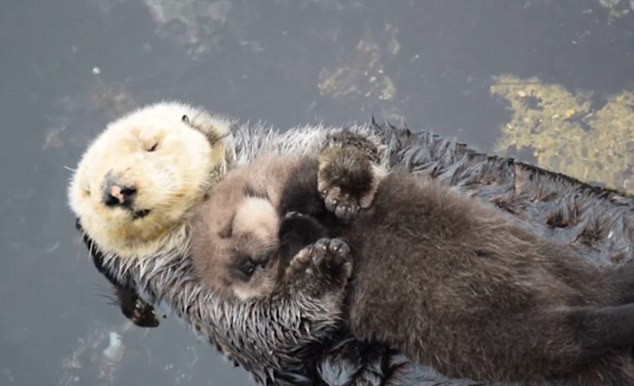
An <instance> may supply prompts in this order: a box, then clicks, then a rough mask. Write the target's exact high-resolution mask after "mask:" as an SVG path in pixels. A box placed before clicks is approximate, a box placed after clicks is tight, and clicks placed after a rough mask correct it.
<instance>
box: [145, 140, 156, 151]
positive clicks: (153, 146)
mask: <svg viewBox="0 0 634 386" xmlns="http://www.w3.org/2000/svg"><path fill="white" fill-rule="evenodd" d="M157 147H158V142H156V143H155V144H154V145H152V146H151V147H150V148H148V149H147V151H149V152H153V151H154V150H156V148H157Z"/></svg>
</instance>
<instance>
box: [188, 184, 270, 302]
mask: <svg viewBox="0 0 634 386" xmlns="http://www.w3.org/2000/svg"><path fill="white" fill-rule="evenodd" d="M223 183H224V181H223ZM199 214H200V215H198V216H196V218H195V219H194V222H193V232H192V240H191V253H192V256H193V257H194V262H195V264H196V269H197V271H198V273H199V275H200V277H201V279H202V280H203V282H205V283H206V284H207V285H208V286H209V287H211V288H212V289H213V290H214V291H216V292H218V293H220V294H221V295H224V296H226V297H237V298H239V299H242V300H244V299H248V298H251V297H256V296H264V295H266V294H268V293H270V292H271V291H272V290H273V287H274V286H275V282H276V277H277V272H278V263H279V257H278V256H277V254H278V246H279V241H278V234H277V233H278V228H279V224H280V220H279V216H278V214H277V210H276V208H275V207H274V206H273V204H272V203H271V202H270V201H269V199H268V198H266V197H252V196H248V195H242V194H238V196H235V195H234V196H231V195H229V196H227V195H220V194H216V193H215V192H214V194H213V195H212V197H211V199H210V200H209V201H208V202H206V203H205V204H204V205H203V206H202V207H201V208H200V210H199Z"/></svg>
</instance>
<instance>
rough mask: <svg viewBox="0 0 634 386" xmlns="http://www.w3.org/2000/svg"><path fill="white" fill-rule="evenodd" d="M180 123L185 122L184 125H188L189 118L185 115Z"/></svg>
mask: <svg viewBox="0 0 634 386" xmlns="http://www.w3.org/2000/svg"><path fill="white" fill-rule="evenodd" d="M181 121H183V122H185V123H187V124H188V125H189V117H188V116H187V115H183V116H182V117H181Z"/></svg>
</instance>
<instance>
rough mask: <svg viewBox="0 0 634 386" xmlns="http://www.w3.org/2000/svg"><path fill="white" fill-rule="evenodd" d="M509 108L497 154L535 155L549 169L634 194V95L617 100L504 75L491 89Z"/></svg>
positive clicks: (632, 92)
mask: <svg viewBox="0 0 634 386" xmlns="http://www.w3.org/2000/svg"><path fill="white" fill-rule="evenodd" d="M490 92H491V93H492V94H493V95H497V96H500V97H501V98H503V99H504V100H505V101H506V102H507V103H508V105H509V109H510V112H511V119H510V121H509V122H507V123H506V124H504V125H503V126H502V136H501V138H500V139H499V141H498V143H497V145H496V150H497V151H498V152H501V153H506V154H509V153H514V152H518V153H522V152H526V151H530V152H531V153H532V155H533V156H534V157H535V159H536V162H537V163H538V164H539V165H540V166H542V167H545V168H548V169H552V170H555V171H558V172H561V173H564V174H568V175H571V176H574V177H576V178H579V179H581V180H584V181H588V182H595V183H597V182H600V183H601V184H605V185H608V186H609V187H612V188H616V189H621V190H625V191H627V192H629V193H634V90H629V91H622V92H620V93H618V94H615V95H608V96H605V95H602V94H599V93H594V92H584V91H578V92H574V93H571V92H569V91H568V90H566V89H565V88H564V87H563V86H561V85H557V84H545V83H543V82H542V81H540V80H539V79H538V78H529V79H520V78H517V77H515V76H513V75H502V76H499V77H498V78H497V79H496V81H495V82H494V84H493V85H492V86H491V88H490Z"/></svg>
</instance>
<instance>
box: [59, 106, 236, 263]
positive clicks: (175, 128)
mask: <svg viewBox="0 0 634 386" xmlns="http://www.w3.org/2000/svg"><path fill="white" fill-rule="evenodd" d="M230 127H231V122H230V121H228V120H226V119H223V118H219V117H214V116H211V115H209V114H208V113H206V112H205V111H203V110H200V109H196V108H193V107H191V106H187V105H183V104H179V103H159V104H155V105H151V106H148V107H145V108H142V109H140V110H138V111H135V112H133V113H131V114H129V115H127V116H124V117H123V118H120V119H118V120H116V121H114V122H112V123H110V124H109V125H108V127H107V128H106V130H105V131H104V132H103V133H102V134H101V135H99V137H97V139H96V140H95V141H94V142H93V143H92V144H91V145H90V147H89V148H88V150H87V151H86V153H85V154H84V155H83V157H82V159H81V161H80V162H79V165H78V167H77V170H76V173H75V175H74V176H73V178H72V180H71V183H70V188H69V202H70V206H71V209H72V210H73V212H74V213H75V215H76V216H77V218H78V220H79V224H80V226H81V228H82V229H83V231H84V232H85V233H86V234H87V235H88V236H89V237H90V238H91V239H92V240H93V241H94V242H95V243H96V244H97V245H98V246H99V248H100V249H101V250H102V251H104V252H105V253H112V254H115V255H117V256H120V257H123V258H138V257H143V256H147V255H150V254H152V253H154V252H157V251H158V250H159V249H161V248H165V247H168V248H169V247H174V246H175V245H170V243H178V242H182V240H178V237H176V238H174V237H173V236H175V235H174V234H173V233H174V230H175V229H178V227H179V225H182V224H183V223H184V222H185V221H187V220H188V219H189V214H190V212H191V209H192V208H193V207H194V206H195V205H196V204H198V203H199V202H201V201H202V200H203V198H204V197H205V195H206V194H207V192H208V190H209V188H210V186H211V185H212V184H213V183H214V182H215V181H216V180H217V179H218V178H220V177H221V176H222V174H223V173H224V172H225V170H226V167H227V163H228V162H230V161H231V159H232V151H233V150H232V146H231V138H230V136H229V134H230ZM181 233H182V232H181Z"/></svg>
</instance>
